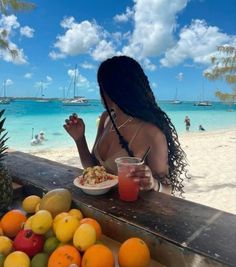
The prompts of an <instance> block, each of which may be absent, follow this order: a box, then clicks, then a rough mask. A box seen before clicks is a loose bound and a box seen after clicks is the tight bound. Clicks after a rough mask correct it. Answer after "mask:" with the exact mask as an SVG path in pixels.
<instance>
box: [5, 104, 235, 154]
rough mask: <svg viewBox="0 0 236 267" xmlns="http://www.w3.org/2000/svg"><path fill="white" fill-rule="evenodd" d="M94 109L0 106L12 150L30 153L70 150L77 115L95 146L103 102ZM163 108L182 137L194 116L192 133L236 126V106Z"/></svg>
mask: <svg viewBox="0 0 236 267" xmlns="http://www.w3.org/2000/svg"><path fill="white" fill-rule="evenodd" d="M90 103H91V105H90V106H63V105H62V103H61V102H59V101H53V102H46V103H42V102H36V101H30V100H16V101H13V102H11V103H10V104H9V105H0V110H1V109H5V117H6V122H5V128H6V129H7V131H8V137H9V140H8V141H7V145H8V147H10V148H13V149H17V150H22V151H30V150H34V151H35V150H39V149H43V150H44V149H46V150H48V149H54V148H66V147H68V146H73V145H74V143H73V141H72V139H71V138H70V137H69V135H68V134H67V133H66V132H65V130H64V128H63V124H64V121H65V119H66V118H67V117H68V116H69V115H70V114H71V113H73V112H76V113H77V114H78V115H79V116H80V117H82V118H83V120H84V122H85V125H86V130H85V134H86V137H87V141H88V144H89V147H92V145H93V142H94V139H95V137H96V130H97V126H96V119H97V118H98V116H99V115H100V114H101V112H103V110H104V108H103V106H102V104H101V102H100V101H99V100H90ZM158 104H159V105H160V106H161V108H162V109H163V110H164V111H165V112H166V113H167V114H168V116H169V117H170V118H171V120H172V122H173V124H174V125H175V127H176V129H177V132H178V134H181V133H183V132H185V124H184V118H185V116H186V115H188V116H189V117H190V120H191V128H190V132H194V131H198V126H199V124H201V125H203V127H204V128H205V129H206V130H207V131H212V130H219V129H227V128H232V127H235V126H236V105H234V106H233V107H231V108H232V111H231V112H229V111H227V110H228V106H227V105H225V104H223V103H213V106H210V107H199V106H194V103H193V102H186V103H182V104H178V105H174V104H171V103H168V102H164V101H163V102H162V101H160V102H158ZM40 131H44V132H45V136H46V139H47V140H46V141H45V142H43V144H41V145H38V146H31V144H30V141H31V139H32V136H33V135H35V134H37V133H39V132H40Z"/></svg>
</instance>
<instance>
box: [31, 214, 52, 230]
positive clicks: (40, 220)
mask: <svg viewBox="0 0 236 267" xmlns="http://www.w3.org/2000/svg"><path fill="white" fill-rule="evenodd" d="M52 222H53V219H52V215H51V213H50V212H49V211H47V210H39V211H38V212H36V213H35V215H34V216H33V218H32V222H31V228H32V231H33V232H34V233H36V234H40V235H42V234H45V233H46V232H47V231H48V230H49V229H50V228H51V226H52Z"/></svg>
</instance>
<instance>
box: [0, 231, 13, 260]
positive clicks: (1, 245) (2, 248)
mask: <svg viewBox="0 0 236 267" xmlns="http://www.w3.org/2000/svg"><path fill="white" fill-rule="evenodd" d="M11 251H12V240H11V239H10V238H8V237H7V236H0V253H1V254H3V255H4V256H7V255H8V254H9V253H10V252H11Z"/></svg>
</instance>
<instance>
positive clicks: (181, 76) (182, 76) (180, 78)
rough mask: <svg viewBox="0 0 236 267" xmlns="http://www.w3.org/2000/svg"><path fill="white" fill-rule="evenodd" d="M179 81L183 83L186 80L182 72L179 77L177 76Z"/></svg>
mask: <svg viewBox="0 0 236 267" xmlns="http://www.w3.org/2000/svg"><path fill="white" fill-rule="evenodd" d="M176 78H177V80H178V81H180V82H181V81H182V80H183V79H184V74H183V73H182V72H179V73H178V75H177V76H176Z"/></svg>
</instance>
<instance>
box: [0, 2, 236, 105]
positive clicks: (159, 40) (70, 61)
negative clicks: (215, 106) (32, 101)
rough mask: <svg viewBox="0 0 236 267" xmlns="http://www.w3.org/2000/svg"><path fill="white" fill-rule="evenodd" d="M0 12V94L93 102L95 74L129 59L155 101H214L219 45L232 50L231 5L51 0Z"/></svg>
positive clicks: (235, 37) (234, 13)
mask: <svg viewBox="0 0 236 267" xmlns="http://www.w3.org/2000/svg"><path fill="white" fill-rule="evenodd" d="M31 2H33V3H35V4H36V8H35V9H34V10H31V11H27V12H18V13H15V14H9V15H8V16H5V15H2V14H0V30H3V29H5V30H7V32H8V37H7V38H8V41H9V43H10V46H11V48H14V49H17V51H18V57H17V58H15V59H13V58H12V57H11V56H10V54H9V52H8V51H3V50H0V96H3V92H4V90H3V87H4V86H3V84H5V85H6V86H5V88H6V95H7V96H18V97H40V96H41V95H42V94H43V95H44V96H45V97H49V98H50V97H59V98H62V97H72V96H73V88H72V86H70V83H71V81H72V77H73V75H74V73H75V66H77V78H78V79H77V88H76V94H77V95H81V96H85V97H88V98H92V99H99V98H100V96H99V90H98V85H97V81H96V73H97V69H98V67H99V65H100V63H101V62H102V61H103V60H105V59H107V58H109V57H112V56H114V55H121V54H123V55H128V56H131V57H133V58H135V59H136V60H137V61H138V62H139V63H140V64H141V65H142V67H143V69H144V71H145V73H146V75H147V76H148V79H149V83H150V85H151V88H152V90H153V92H154V94H155V96H156V98H157V99H159V100H171V99H174V98H175V96H176V94H177V98H178V99H180V100H194V101H196V100H203V99H204V100H216V98H215V96H214V93H215V91H216V90H217V89H220V90H222V91H225V92H230V88H229V86H228V85H227V84H225V83H224V82H223V81H215V82H212V81H208V80H206V78H204V77H203V73H204V71H206V70H208V69H210V68H211V67H212V65H211V63H210V62H211V61H210V59H211V57H212V56H214V55H217V50H216V47H217V46H219V45H232V46H236V1H235V0H225V1H222V0H123V1H114V0H100V1H96V0H86V1H83V0H60V1H58V0H50V1H45V0H44V1H42V0H41V1H39V0H37V1H31Z"/></svg>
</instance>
